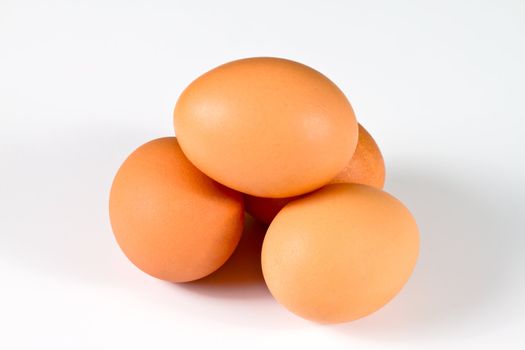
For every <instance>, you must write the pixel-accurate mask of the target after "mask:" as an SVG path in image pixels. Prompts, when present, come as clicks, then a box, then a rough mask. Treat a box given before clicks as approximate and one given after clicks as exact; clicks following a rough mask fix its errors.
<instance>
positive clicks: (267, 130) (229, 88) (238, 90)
mask: <svg viewBox="0 0 525 350" xmlns="http://www.w3.org/2000/svg"><path fill="white" fill-rule="evenodd" d="M174 126H175V131H176V134H177V138H178V139H179V142H180V145H181V148H182V150H183V151H184V153H185V154H186V156H187V157H188V159H189V160H190V161H191V162H192V163H193V164H194V165H195V166H196V167H197V168H199V169H200V170H201V171H203V172H204V173H205V174H206V175H208V176H210V177H211V178H213V179H214V180H216V181H218V182H220V183H222V184H224V185H226V186H228V187H230V188H233V189H236V190H238V191H241V192H243V193H247V194H251V195H255V196H260V197H273V198H277V197H289V196H295V195H300V194H303V193H306V192H310V191H312V190H314V189H317V188H319V187H321V186H323V185H325V184H326V183H328V182H329V181H330V180H331V179H333V178H334V176H336V175H337V174H338V173H339V172H340V171H341V169H343V168H344V167H345V165H346V164H347V163H348V161H349V160H350V158H351V157H352V155H353V153H354V150H355V147H356V145H357V137H358V135H357V134H358V130H357V122H356V119H355V116H354V112H353V110H352V107H351V105H350V103H349V102H348V100H347V98H346V97H345V95H344V94H343V93H342V92H341V90H339V88H338V87H337V86H336V85H335V84H334V83H332V82H331V81H330V80H329V79H328V78H326V77H325V76H324V75H322V74H321V73H319V72H318V71H316V70H314V69H312V68H310V67H307V66H305V65H303V64H300V63H297V62H293V61H289V60H285V59H279V58H264V57H262V58H248V59H242V60H238V61H234V62H230V63H227V64H224V65H222V66H219V67H217V68H215V69H213V70H211V71H209V72H208V73H206V74H204V75H202V76H201V77H199V78H198V79H196V80H195V81H194V82H192V83H191V84H190V85H189V86H188V87H187V88H186V89H185V90H184V92H183V93H182V95H181V96H180V98H179V100H178V101H177V104H176V106H175V110H174Z"/></svg>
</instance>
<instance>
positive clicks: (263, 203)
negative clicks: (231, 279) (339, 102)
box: [245, 124, 385, 225]
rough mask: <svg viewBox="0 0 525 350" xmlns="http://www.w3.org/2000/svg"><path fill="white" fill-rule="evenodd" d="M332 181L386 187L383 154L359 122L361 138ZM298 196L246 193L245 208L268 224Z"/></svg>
mask: <svg viewBox="0 0 525 350" xmlns="http://www.w3.org/2000/svg"><path fill="white" fill-rule="evenodd" d="M330 183H358V184H363V185H369V186H373V187H376V188H379V189H382V188H383V185H384V183H385V162H384V160H383V155H382V154H381V151H380V149H379V147H378V145H377V143H376V142H375V140H374V138H373V137H372V136H371V135H370V133H369V132H368V131H367V130H366V129H365V128H364V127H363V126H362V125H361V124H359V139H358V142H357V147H356V149H355V153H354V155H353V156H352V159H350V161H349V162H348V164H347V165H346V166H345V167H344V169H343V170H342V171H340V172H339V174H338V175H337V176H336V177H335V178H333V179H332V180H331V181H330ZM296 198H297V197H288V198H264V197H255V196H250V195H246V196H245V207H246V211H247V212H248V213H250V214H251V215H253V217H255V218H257V219H258V220H259V221H261V222H263V223H265V224H267V225H269V224H270V223H271V222H272V220H273V218H274V217H275V215H277V213H278V212H279V211H280V210H281V209H282V208H284V206H285V205H286V204H288V203H289V202H290V201H292V200H294V199H296Z"/></svg>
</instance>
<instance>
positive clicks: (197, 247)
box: [109, 137, 244, 282]
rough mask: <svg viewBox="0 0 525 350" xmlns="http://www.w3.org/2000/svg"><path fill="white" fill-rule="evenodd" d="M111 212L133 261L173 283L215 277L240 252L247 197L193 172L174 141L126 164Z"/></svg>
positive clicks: (148, 148) (145, 148)
mask: <svg viewBox="0 0 525 350" xmlns="http://www.w3.org/2000/svg"><path fill="white" fill-rule="evenodd" d="M109 211H110V219H111V226H112V228H113V232H114V235H115V238H116V240H117V242H118V244H119V245H120V248H121V249H122V251H123V252H124V253H125V254H126V256H127V257H128V258H129V260H131V262H133V263H134V264H135V265H136V266H137V267H138V268H140V269H141V270H143V271H144V272H146V273H148V274H150V275H152V276H154V277H157V278H160V279H163V280H167V281H171V282H185V281H191V280H196V279H199V278H201V277H204V276H206V275H209V274H210V273H212V272H213V271H215V270H217V269H218V268H219V267H220V266H221V265H222V264H223V263H224V262H225V261H226V260H227V259H228V257H229V256H230V255H231V254H232V252H233V251H234V249H235V247H236V246H237V243H238V242H239V239H240V236H241V232H242V228H243V220H244V209H243V201H242V196H241V195H240V194H239V193H237V192H236V191H233V190H231V189H228V188H226V187H224V186H223V185H221V184H218V183H217V182H215V181H213V180H212V179H210V178H209V177H207V176H206V175H204V174H203V173H202V172H200V171H199V170H198V169H197V168H195V166H193V165H192V164H191V163H190V162H189V161H188V160H187V159H186V157H185V156H184V154H183V153H182V151H181V149H180V147H179V145H178V142H177V139H176V138H175V137H166V138H160V139H156V140H153V141H150V142H148V143H146V144H144V145H142V146H140V147H139V148H138V149H136V150H135V151H134V152H133V153H132V154H131V155H130V156H129V157H128V158H127V159H126V160H125V162H124V163H123V164H122V166H121V167H120V169H119V170H118V172H117V174H116V176H115V179H114V181H113V185H112V187H111V194H110V201H109Z"/></svg>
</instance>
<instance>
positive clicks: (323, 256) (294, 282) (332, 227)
mask: <svg viewBox="0 0 525 350" xmlns="http://www.w3.org/2000/svg"><path fill="white" fill-rule="evenodd" d="M418 251H419V234H418V228H417V226H416V222H415V221H414V218H413V217H412V215H411V214H410V212H409V211H408V210H407V209H406V208H405V207H404V206H403V204H402V203H401V202H400V201H398V200H397V199H395V198H394V197H392V196H391V195H389V194H387V193H386V192H383V191H382V190H379V189H376V188H373V187H369V186H365V185H357V184H333V185H328V186H326V187H324V188H322V189H320V190H319V191H316V192H314V193H312V194H308V195H305V196H303V197H301V198H299V199H297V200H295V201H293V202H290V203H289V204H288V205H287V206H286V207H284V209H283V210H281V212H279V214H277V216H276V217H275V219H274V220H273V222H272V224H271V225H270V227H269V228H268V232H267V233H266V236H265V239H264V243H263V248H262V270H263V274H264V279H265V281H266V283H267V285H268V288H269V289H270V292H271V293H272V294H273V296H274V297H275V298H276V299H277V301H279V302H280V303H281V304H282V305H284V306H285V307H286V308H288V309H289V310H290V311H292V312H294V313H296V314H297V315H299V316H302V317H304V318H306V319H309V320H313V321H317V322H321V323H337V322H345V321H351V320H355V319H358V318H360V317H363V316H366V315H368V314H370V313H372V312H374V311H376V310H377V309H379V308H381V307H382V306H383V305H385V304H386V303H387V302H388V301H389V300H391V299H392V298H393V297H394V296H395V295H396V294H397V293H398V292H399V291H400V289H401V288H402V287H403V285H404V284H405V283H406V282H407V280H408V278H409V276H410V274H411V273H412V270H413V268H414V265H415V263H416V260H417V256H418Z"/></svg>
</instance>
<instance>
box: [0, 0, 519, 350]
mask: <svg viewBox="0 0 525 350" xmlns="http://www.w3.org/2000/svg"><path fill="white" fill-rule="evenodd" d="M189 3H190V1H186V2H184V3H182V2H181V4H177V3H176V2H175V1H164V2H159V1H143V2H139V1H84V2H80V1H65V0H64V1H18V0H17V1H15V0H12V1H11V0H7V1H6V0H1V1H0V123H1V124H0V348H1V349H6V350H7V349H61V348H63V349H105V348H107V349H117V348H118V349H146V348H147V349H168V348H169V349H189V348H193V347H200V348H204V349H214V348H225V349H259V348H266V349H268V348H270V346H272V347H273V348H284V349H286V348H297V349H303V348H312V349H319V348H322V349H335V348H346V349H398V348H399V349H494V348H501V349H523V348H525V336H524V335H523V330H524V329H525V322H524V315H525V298H524V297H523V296H524V295H525V273H524V267H525V254H523V251H524V250H525V239H524V236H525V225H524V219H523V217H524V216H525V206H524V202H525V185H524V179H525V141H524V136H523V135H524V132H525V121H524V120H525V107H524V97H525V96H524V91H525V86H524V81H525V69H524V62H525V48H524V46H525V45H524V42H525V41H524V36H525V21H524V18H525V2H523V1H519V0H516V1H483V2H475V1H434V2H416V1H413V2H412V1H411V2H404V1H383V2H377V1H361V2H345V3H343V2H342V1H341V2H335V1H332V2H321V1H318V2H317V4H314V3H313V2H306V1H296V2H293V3H292V2H290V3H288V4H283V3H282V2H281V1H265V2H260V3H258V4H251V3H250V4H249V2H241V1H238V2H234V1H220V2H219V1H216V2H213V1H208V2H204V1H202V2H197V1H195V2H191V3H192V4H191V5H190V4H189ZM321 3H325V4H321ZM257 55H267V56H281V57H287V58H291V59H295V60H298V61H301V62H303V63H306V64H309V65H311V66H313V67H315V68H317V69H319V70H320V71H322V72H324V73H325V74H326V75H328V76H329V77H330V78H332V79H333V80H334V81H335V82H336V83H337V84H339V85H340V87H341V88H342V89H343V90H344V91H345V93H346V94H347V95H348V96H349V98H350V100H351V101H352V103H353V105H354V107H355V110H356V113H357V114H358V117H359V119H360V121H361V122H362V123H363V124H364V125H365V126H366V127H367V128H368V129H369V130H370V132H371V133H372V134H373V135H374V137H375V138H376V139H377V141H378V143H379V144H380V146H381V148H382V150H383V152H384V156H385V158H386V161H387V166H388V180H387V185H386V189H387V190H388V191H390V192H392V193H393V194H395V195H396V196H398V197H399V198H400V199H401V200H402V201H404V202H405V203H406V204H407V206H408V207H409V208H410V209H411V210H412V211H413V213H414V214H415V216H416V218H417V220H418V222H419V224H420V227H421V235H422V249H421V257H420V261H419V263H418V265H417V268H416V271H415V274H414V275H413V278H412V279H411V280H410V282H409V283H408V285H407V286H406V287H405V288H404V290H403V291H402V292H401V294H400V295H399V296H398V297H397V298H396V299H395V300H394V301H393V302H391V303H390V304H389V305H387V306H386V307H385V308H384V309H382V310H380V311H379V312H377V313H375V314H374V315H372V316H370V317H368V318H365V319H362V320H359V321H356V322H353V323H349V324H344V325H338V326H320V325H317V324H313V323H310V322H307V321H304V320H302V319H299V318H298V317H296V316H294V315H292V314H290V313H288V312H287V311H286V310H285V309H284V308H282V307H281V306H279V305H278V304H277V303H276V302H275V301H274V300H273V299H272V298H271V297H270V296H269V294H268V292H267V291H266V289H265V287H264V285H262V284H260V283H242V284H239V285H233V286H232V285H227V286H222V287H221V286H212V287H199V286H194V287H186V286H183V287H181V286H174V285H170V284H168V283H163V282H161V281H157V280H155V279H153V278H150V277H148V276H146V275H145V274H143V273H141V272H140V271H138V270H137V269H136V268H135V267H133V266H132V265H131V264H130V263H129V262H128V261H127V260H126V258H125V257H124V256H123V254H122V253H121V252H120V251H119V249H118V247H117V246H116V244H115V242H114V240H113V237H112V234H111V230H110V226H109V222H108V214H107V199H108V190H109V186H110V184H111V180H112V177H113V175H114V173H115V171H116V170H117V168H118V166H119V165H120V163H121V162H122V161H123V159H124V158H125V157H126V156H127V154H129V153H130V152H131V151H132V150H133V149H134V148H135V147H137V146H138V145H140V144H142V143H144V142H145V141H147V140H149V139H152V138H155V137H159V136H165V135H171V134H172V133H173V131H172V126H171V124H172V120H171V112H172V108H173V106H174V103H175V101H176V99H177V97H178V95H179V93H180V92H181V90H182V89H183V88H184V86H185V85H187V84H188V83H189V82H190V81H191V80H192V79H194V78H195V77H197V76H198V75H199V74H201V73H203V72H204V71H206V70H207V69H209V68H212V67H214V66H216V65H218V64H220V63H223V62H226V61H229V60H232V59H236V58H240V57H246V56H257Z"/></svg>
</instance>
